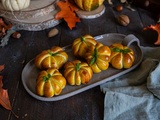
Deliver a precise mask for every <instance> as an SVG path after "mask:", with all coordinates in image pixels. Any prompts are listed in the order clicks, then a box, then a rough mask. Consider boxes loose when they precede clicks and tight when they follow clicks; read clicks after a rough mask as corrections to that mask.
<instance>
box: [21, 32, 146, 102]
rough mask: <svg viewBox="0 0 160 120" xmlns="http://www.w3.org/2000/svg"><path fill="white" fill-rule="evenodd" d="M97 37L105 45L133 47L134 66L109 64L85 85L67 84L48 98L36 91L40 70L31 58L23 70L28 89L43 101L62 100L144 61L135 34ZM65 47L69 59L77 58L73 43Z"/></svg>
mask: <svg viewBox="0 0 160 120" xmlns="http://www.w3.org/2000/svg"><path fill="white" fill-rule="evenodd" d="M95 39H96V40H97V41H98V42H101V43H103V44H104V45H108V46H110V45H111V44H113V43H122V44H123V45H127V46H129V47H130V48H132V49H133V50H134V52H135V61H134V64H133V66H132V67H131V68H129V69H122V70H118V69H115V68H113V67H112V66H109V68H108V69H107V70H105V71H102V72H101V73H97V74H93V77H92V79H91V80H90V82H89V83H87V84H85V85H80V86H71V85H66V87H65V88H64V89H63V91H62V93H61V94H60V95H58V96H54V97H51V98H47V97H41V96H39V95H37V94H36V91H35V86H36V78H37V75H38V73H39V72H40V70H39V69H38V68H36V66H35V65H34V60H31V61H29V62H28V63H27V64H26V66H25V67H24V69H23V71H22V83H23V85H24V88H25V89H26V91H27V92H28V93H29V94H30V95H31V96H32V97H34V98H36V99H38V100H41V101H57V100H62V99H65V98H68V97H70V96H73V95H76V94H78V93H81V92H83V91H86V90H88V89H91V88H93V87H96V86H98V85H101V84H103V83H105V82H107V81H110V80H112V79H114V78H117V77H119V76H121V75H124V74H126V73H128V72H130V71H131V70H133V69H135V68H136V67H137V66H138V65H139V64H140V63H141V61H142V58H143V53H142V50H141V48H140V45H139V40H138V39H137V38H136V37H135V36H134V35H128V36H125V35H122V34H117V33H110V34H104V35H100V36H96V37H95ZM63 48H64V50H65V51H66V52H67V53H68V55H69V61H72V60H75V59H77V58H75V57H74V56H73V54H72V49H71V45H69V46H66V47H63Z"/></svg>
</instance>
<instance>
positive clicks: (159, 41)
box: [143, 23, 160, 45]
mask: <svg viewBox="0 0 160 120" xmlns="http://www.w3.org/2000/svg"><path fill="white" fill-rule="evenodd" d="M148 29H152V30H155V31H156V32H157V33H158V39H157V41H156V42H155V43H154V44H155V45H160V24H159V23H157V24H156V25H150V26H148V27H146V28H144V29H143V30H148Z"/></svg>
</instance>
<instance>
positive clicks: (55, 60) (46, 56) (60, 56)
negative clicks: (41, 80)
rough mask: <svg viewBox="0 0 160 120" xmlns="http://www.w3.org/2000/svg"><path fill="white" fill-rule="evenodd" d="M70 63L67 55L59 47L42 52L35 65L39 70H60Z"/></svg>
mask: <svg viewBox="0 0 160 120" xmlns="http://www.w3.org/2000/svg"><path fill="white" fill-rule="evenodd" d="M67 61H68V55H67V53H66V52H65V51H64V50H63V49H62V48H61V47H58V46H55V47H52V48H51V49H49V50H44V51H42V52H41V53H40V54H39V55H37V56H36V58H35V65H36V67H38V68H39V69H48V68H56V69H60V68H61V67H62V66H63V65H64V63H66V62H67Z"/></svg>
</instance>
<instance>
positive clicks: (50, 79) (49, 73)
mask: <svg viewBox="0 0 160 120" xmlns="http://www.w3.org/2000/svg"><path fill="white" fill-rule="evenodd" d="M65 86H66V79H65V78H64V77H63V76H62V74H61V73H60V72H59V71H58V70H57V69H54V68H50V69H48V70H43V71H41V72H40V73H39V75H38V77H37V80H36V93H37V94H38V95H40V96H45V97H53V96H55V95H59V94H60V93H61V92H62V89H63V88H65Z"/></svg>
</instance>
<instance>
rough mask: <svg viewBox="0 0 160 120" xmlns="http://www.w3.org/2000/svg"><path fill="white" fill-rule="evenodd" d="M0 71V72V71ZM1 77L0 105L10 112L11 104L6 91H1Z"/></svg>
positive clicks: (0, 89) (0, 77)
mask: <svg viewBox="0 0 160 120" xmlns="http://www.w3.org/2000/svg"><path fill="white" fill-rule="evenodd" d="M3 67H4V66H3V65H0V68H1V70H3ZM1 70H0V71H1ZM2 78H3V77H2V76H0V104H1V105H2V106H3V107H4V108H6V109H7V110H11V109H12V107H11V104H10V100H9V97H8V91H7V90H5V89H3V83H2Z"/></svg>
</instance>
